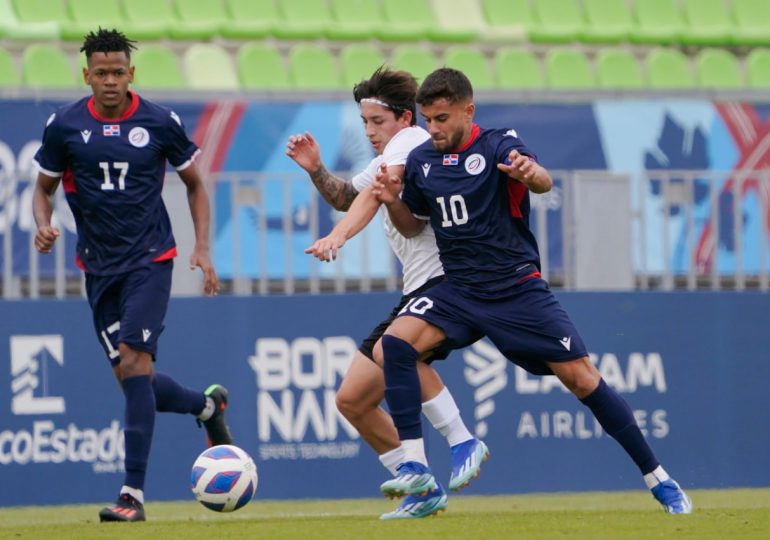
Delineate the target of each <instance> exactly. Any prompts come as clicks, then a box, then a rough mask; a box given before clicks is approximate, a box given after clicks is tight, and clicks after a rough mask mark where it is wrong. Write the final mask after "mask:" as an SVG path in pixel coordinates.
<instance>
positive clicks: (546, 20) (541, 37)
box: [529, 0, 584, 43]
mask: <svg viewBox="0 0 770 540" xmlns="http://www.w3.org/2000/svg"><path fill="white" fill-rule="evenodd" d="M534 7H535V17H536V18H537V20H539V21H540V26H537V27H534V28H532V29H530V32H529V38H530V40H531V41H533V42H543V43H566V42H569V41H576V40H577V39H578V37H580V36H581V35H582V34H583V31H584V23H583V16H582V14H581V12H580V8H579V7H578V5H577V3H576V2H575V0H548V1H547V2H536V3H535V4H534Z"/></svg>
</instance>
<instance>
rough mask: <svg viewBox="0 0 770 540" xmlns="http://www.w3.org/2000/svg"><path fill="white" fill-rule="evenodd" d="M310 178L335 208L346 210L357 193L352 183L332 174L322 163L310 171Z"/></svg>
mask: <svg viewBox="0 0 770 540" xmlns="http://www.w3.org/2000/svg"><path fill="white" fill-rule="evenodd" d="M310 179H311V180H312V181H313V184H314V185H315V187H316V189H317V190H318V192H319V193H320V194H321V196H322V197H323V198H324V200H325V201H326V202H327V203H329V204H330V205H332V207H334V209H335V210H339V211H341V212H345V211H347V209H348V208H350V205H351V203H352V202H353V199H355V198H356V195H358V191H356V188H354V187H353V184H351V183H350V182H346V181H345V180H343V179H341V178H338V177H336V176H334V175H333V174H331V173H330V172H329V171H327V170H326V167H324V166H323V164H321V166H320V167H318V169H316V170H315V171H313V172H312V173H310Z"/></svg>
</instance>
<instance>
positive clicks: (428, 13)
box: [381, 0, 476, 42]
mask: <svg viewBox="0 0 770 540" xmlns="http://www.w3.org/2000/svg"><path fill="white" fill-rule="evenodd" d="M381 3H382V11H383V13H384V15H385V21H386V24H387V25H388V26H393V27H396V26H402V27H403V28H402V30H404V31H406V30H412V31H414V32H415V37H416V38H426V39H430V40H433V41H440V42H468V41H472V40H473V39H474V38H475V37H476V35H475V34H474V33H473V32H469V31H467V30H453V29H451V28H442V27H440V26H438V25H437V24H436V15H435V13H434V12H433V10H432V9H431V6H430V4H429V3H428V0H381ZM381 38H382V39H386V37H385V35H384V34H383V35H382V36H381Z"/></svg>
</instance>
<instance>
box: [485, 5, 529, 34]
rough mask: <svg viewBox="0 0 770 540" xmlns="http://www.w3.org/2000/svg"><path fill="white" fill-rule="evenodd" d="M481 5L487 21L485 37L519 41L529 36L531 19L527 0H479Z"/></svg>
mask: <svg viewBox="0 0 770 540" xmlns="http://www.w3.org/2000/svg"><path fill="white" fill-rule="evenodd" d="M481 7H482V11H483V12H484V17H485V18H486V22H487V29H486V31H485V35H486V37H487V39H489V40H493V41H509V42H513V41H516V42H521V41H525V40H526V39H527V38H528V37H529V36H528V29H529V28H531V27H532V26H533V19H532V10H531V9H530V7H529V2H528V1H527V0H481Z"/></svg>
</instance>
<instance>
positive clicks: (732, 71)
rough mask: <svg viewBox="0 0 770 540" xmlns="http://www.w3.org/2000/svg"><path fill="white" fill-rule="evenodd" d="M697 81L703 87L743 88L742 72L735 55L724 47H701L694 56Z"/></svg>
mask: <svg viewBox="0 0 770 540" xmlns="http://www.w3.org/2000/svg"><path fill="white" fill-rule="evenodd" d="M695 71H696V75H697V78H698V83H699V84H700V86H701V87H703V88H732V89H735V88H743V87H744V84H743V74H742V72H741V68H740V66H739V65H738V61H737V60H736V58H735V56H733V55H732V54H731V53H729V52H728V51H726V50H725V49H703V50H702V51H700V52H699V53H698V55H697V56H696V57H695Z"/></svg>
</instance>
